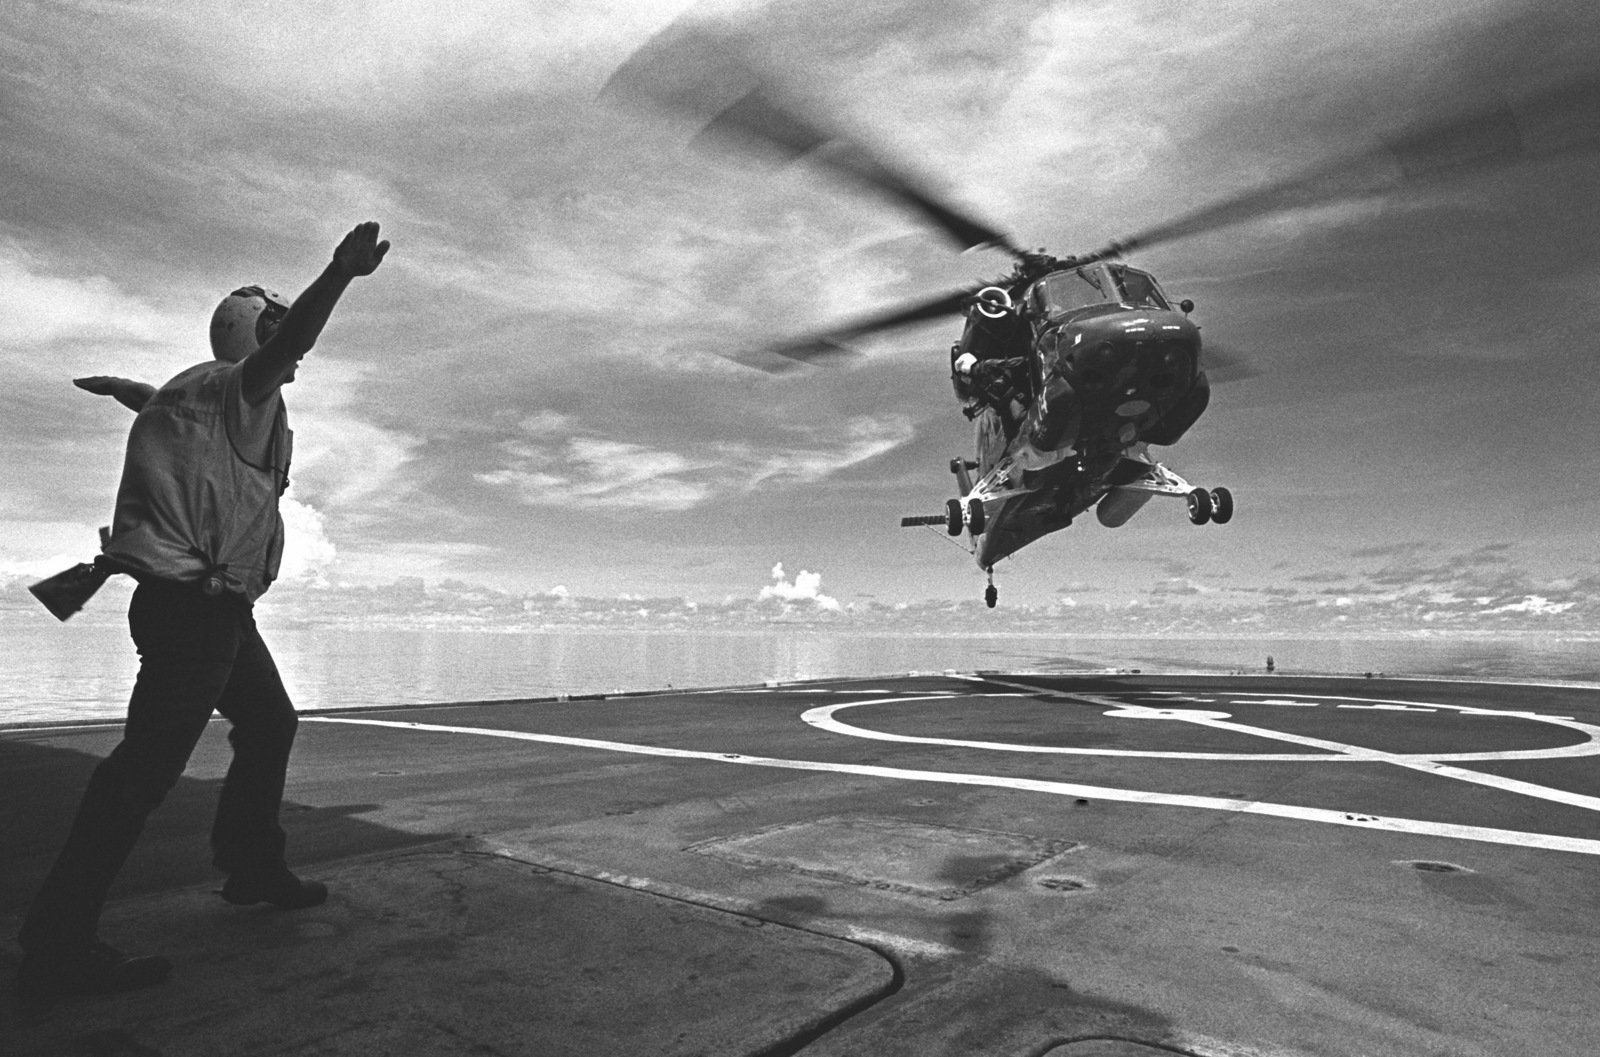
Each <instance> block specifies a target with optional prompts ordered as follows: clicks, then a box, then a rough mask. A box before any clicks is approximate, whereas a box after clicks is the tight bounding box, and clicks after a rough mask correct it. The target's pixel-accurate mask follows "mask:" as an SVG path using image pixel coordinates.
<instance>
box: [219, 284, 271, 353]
mask: <svg viewBox="0 0 1600 1057" xmlns="http://www.w3.org/2000/svg"><path fill="white" fill-rule="evenodd" d="M287 311H289V302H288V300H287V299H286V298H285V297H284V296H283V295H282V294H279V293H275V292H274V291H272V290H268V289H267V288H266V287H264V286H241V287H239V289H237V290H235V291H234V292H233V293H231V294H229V295H228V296H227V297H224V298H223V299H222V304H220V305H218V306H217V310H216V311H215V312H213V313H212V314H211V354H212V355H213V356H215V357H216V358H217V359H219V360H227V361H228V362H229V363H238V362H239V361H240V360H242V359H244V358H245V357H246V356H248V355H250V354H251V353H252V352H255V351H256V350H257V349H259V348H260V347H261V346H262V345H264V344H266V341H267V339H268V338H270V337H272V335H273V333H274V332H275V331H276V330H277V329H278V324H279V323H281V322H283V315H284V313H285V312H287Z"/></svg>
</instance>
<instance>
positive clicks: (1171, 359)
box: [1054, 311, 1200, 402]
mask: <svg viewBox="0 0 1600 1057" xmlns="http://www.w3.org/2000/svg"><path fill="white" fill-rule="evenodd" d="M1072 330H1073V333H1072V335H1071V337H1070V338H1068V337H1067V335H1066V334H1062V335H1061V337H1060V339H1058V344H1057V350H1056V365H1055V367H1056V370H1055V372H1054V373H1056V374H1059V375H1060V376H1061V377H1063V378H1065V379H1066V380H1067V381H1069V382H1070V383H1071V384H1072V386H1073V388H1074V389H1076V390H1078V391H1079V392H1094V391H1101V392H1106V391H1118V392H1120V394H1121V395H1124V396H1127V397H1128V398H1130V399H1131V400H1141V399H1147V400H1153V401H1158V402H1159V401H1161V400H1162V399H1163V398H1164V397H1168V396H1170V395H1172V394H1174V393H1181V392H1183V391H1184V390H1186V389H1188V387H1189V385H1190V384H1191V383H1192V382H1193V380H1194V373H1195V361H1196V357H1197V355H1198V353H1199V349H1200V328H1199V327H1197V326H1195V325H1194V324H1193V323H1191V322H1190V321H1189V320H1188V319H1187V318H1185V317H1184V316H1182V315H1180V314H1179V313H1177V312H1158V311H1148V312H1138V313H1131V312H1119V313H1116V314H1115V315H1112V316H1106V317H1102V318H1100V319H1092V320H1083V321H1080V322H1079V323H1078V324H1077V325H1076V326H1075V327H1073V328H1072Z"/></svg>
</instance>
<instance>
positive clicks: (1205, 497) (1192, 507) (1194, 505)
mask: <svg viewBox="0 0 1600 1057" xmlns="http://www.w3.org/2000/svg"><path fill="white" fill-rule="evenodd" d="M1189 520H1190V521H1192V522H1194V523H1195V524H1196V525H1204V524H1205V523H1206V522H1207V521H1210V520H1211V493H1210V492H1208V491H1206V490H1205V489H1204V488H1196V489H1195V490H1194V491H1192V492H1190V493H1189Z"/></svg>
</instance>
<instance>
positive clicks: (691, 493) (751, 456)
mask: <svg viewBox="0 0 1600 1057" xmlns="http://www.w3.org/2000/svg"><path fill="white" fill-rule="evenodd" d="M534 421H535V426H536V427H537V428H535V429H533V430H528V429H526V422H525V423H524V432H529V433H537V434H548V433H550V432H552V430H551V429H547V428H545V427H546V426H554V425H556V424H557V420H556V418H555V417H547V415H546V414H540V415H537V416H534ZM561 424H563V425H564V424H565V422H564V421H562V422H561ZM912 435H913V429H912V427H911V424H910V422H909V421H908V420H906V419H904V418H902V417H900V416H886V417H884V418H858V419H855V420H852V421H849V422H847V423H845V424H844V425H843V427H842V428H841V429H840V430H839V436H838V438H837V439H834V440H832V444H831V446H828V447H822V446H818V447H813V448H810V449H803V448H802V449H777V450H774V449H771V448H768V447H758V446H757V445H755V444H753V443H747V442H737V443H736V442H727V441H724V442H720V443H717V442H712V443H708V444H703V445H701V446H700V447H699V449H698V452H699V453H698V454H696V455H695V456H692V457H691V456H689V455H685V454H682V453H680V452H677V451H671V450H662V449H659V448H652V447H650V446H647V445H644V444H639V443H634V442H632V441H620V440H614V439H610V438H606V437H600V436H593V435H585V436H577V437H572V438H570V439H568V440H567V441H566V442H565V444H564V445H561V446H560V447H557V448H552V447H550V446H548V445H547V444H542V443H539V442H538V441H537V440H515V441H509V442H506V443H504V444H503V445H502V450H503V451H504V452H505V454H506V455H507V456H508V458H509V461H510V462H511V464H512V465H510V466H507V467H503V468H501V469H498V470H490V471H483V472H479V473H477V474H475V475H474V477H475V479H476V480H478V481H480V482H482V483H483V484H487V485H491V486H495V487H506V488H510V489H511V490H513V492H514V493H515V494H516V496H517V497H518V499H519V500H520V501H521V502H522V503H525V504H527V505H529V506H554V507H576V508H579V509H618V510H656V511H683V510H690V509H693V508H695V507H698V506H701V505H703V504H705V503H707V502H710V501H713V500H715V499H718V498H721V497H724V496H726V495H728V494H730V493H732V494H739V493H749V492H753V491H755V490H757V489H759V488H762V487H766V486H788V485H795V484H808V483H814V482H817V481H820V480H823V479H824V478H827V477H829V476H831V475H833V474H836V473H838V472H840V471H842V470H845V469H847V468H849V467H852V466H855V465H858V464H860V463H862V462H865V461H867V460H869V459H872V458H875V457H876V456H879V455H882V454H884V453H885V452H888V451H890V450H892V449H894V448H896V447H898V446H899V445H901V444H903V443H905V442H906V441H907V440H909V439H910V438H911V436H912Z"/></svg>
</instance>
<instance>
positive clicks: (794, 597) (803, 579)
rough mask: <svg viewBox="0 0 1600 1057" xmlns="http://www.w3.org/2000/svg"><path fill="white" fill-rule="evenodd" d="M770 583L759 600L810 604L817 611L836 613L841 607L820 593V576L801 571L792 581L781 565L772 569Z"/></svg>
mask: <svg viewBox="0 0 1600 1057" xmlns="http://www.w3.org/2000/svg"><path fill="white" fill-rule="evenodd" d="M772 581H773V582H772V583H770V584H768V585H767V586H765V587H763V588H762V589H761V593H760V595H759V596H758V597H759V598H761V599H763V600H764V599H768V598H776V599H778V600H780V601H782V602H785V603H790V602H796V603H798V602H810V603H811V604H812V605H814V606H815V607H816V608H818V609H825V610H829V611H830V612H837V611H838V610H840V609H842V608H843V607H842V606H841V605H839V600H838V599H836V598H832V597H830V596H828V595H825V594H823V593H822V574H821V573H813V572H807V571H806V570H805V569H801V570H800V571H799V572H798V573H797V574H795V578H794V580H793V581H790V580H789V579H788V577H787V575H786V574H785V573H784V571H783V563H782V562H779V563H778V564H777V565H774V566H773V567H772Z"/></svg>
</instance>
